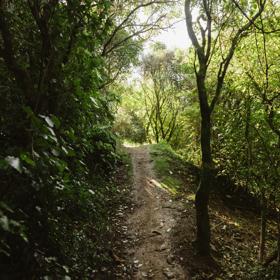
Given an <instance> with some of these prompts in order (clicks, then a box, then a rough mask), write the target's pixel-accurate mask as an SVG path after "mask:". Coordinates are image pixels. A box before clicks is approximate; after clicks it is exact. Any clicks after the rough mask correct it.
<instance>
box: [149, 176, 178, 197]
mask: <svg viewBox="0 0 280 280" xmlns="http://www.w3.org/2000/svg"><path fill="white" fill-rule="evenodd" d="M147 181H148V184H149V186H151V187H155V188H159V189H161V190H163V191H165V192H168V193H169V194H172V195H176V194H177V190H176V187H175V186H173V185H167V184H165V183H163V182H159V181H157V180H155V179H152V178H147Z"/></svg>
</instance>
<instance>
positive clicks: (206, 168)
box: [195, 73, 213, 256]
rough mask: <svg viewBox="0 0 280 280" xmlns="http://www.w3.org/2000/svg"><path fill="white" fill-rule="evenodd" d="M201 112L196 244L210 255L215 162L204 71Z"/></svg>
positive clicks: (200, 79) (199, 82)
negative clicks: (211, 192)
mask: <svg viewBox="0 0 280 280" xmlns="http://www.w3.org/2000/svg"><path fill="white" fill-rule="evenodd" d="M197 86H198V93H199V103H200V114H201V132H200V142H201V153H202V169H201V178H200V183H199V186H198V189H197V192H196V197H195V207H196V224H197V233H196V234H197V235H196V246H197V250H198V254H199V255H202V256H209V255H210V238H211V234H210V221H209V214H208V202H209V194H210V190H211V187H212V183H213V162H212V154H211V113H210V109H209V106H208V102H207V95H206V88H205V76H204V75H203V73H202V74H201V75H198V76H197Z"/></svg>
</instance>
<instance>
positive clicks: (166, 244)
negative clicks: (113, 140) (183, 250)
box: [127, 146, 189, 280]
mask: <svg viewBox="0 0 280 280" xmlns="http://www.w3.org/2000/svg"><path fill="white" fill-rule="evenodd" d="M127 151H128V153H129V154H130V155H131V158H132V165H133V178H134V187H133V198H132V199H133V200H134V205H135V207H134V211H133V212H132V213H131V214H130V215H129V216H128V220H127V228H128V235H129V236H130V239H132V240H133V246H130V248H127V255H128V256H130V261H131V262H132V266H133V273H132V279H154V280H164V279H176V280H183V279H189V277H188V276H187V275H186V273H185V272H184V270H183V269H182V267H181V266H180V265H179V264H178V263H177V262H176V260H175V257H174V254H173V251H172V248H173V244H172V241H171V240H172V234H173V227H174V226H175V224H176V222H177V220H178V219H179V216H180V212H181V210H182V208H180V206H178V202H174V201H173V200H172V197H171V195H170V194H169V193H168V192H167V191H166V190H164V189H163V188H161V185H160V183H159V182H158V181H157V178H156V177H155V175H154V173H153V170H152V161H151V159H150V155H149V146H141V147H136V148H127Z"/></svg>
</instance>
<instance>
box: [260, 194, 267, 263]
mask: <svg viewBox="0 0 280 280" xmlns="http://www.w3.org/2000/svg"><path fill="white" fill-rule="evenodd" d="M261 202H262V209H261V230H260V247H259V262H260V263H263V261H264V258H265V241H266V224H267V201H266V198H265V193H264V191H262V194H261Z"/></svg>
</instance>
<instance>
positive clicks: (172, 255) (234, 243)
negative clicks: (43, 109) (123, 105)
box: [104, 144, 275, 280]
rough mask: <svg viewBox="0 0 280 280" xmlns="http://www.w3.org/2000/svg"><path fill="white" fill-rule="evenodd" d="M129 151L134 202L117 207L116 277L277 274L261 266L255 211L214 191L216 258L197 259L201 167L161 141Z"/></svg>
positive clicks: (196, 279) (202, 278) (197, 279)
mask: <svg viewBox="0 0 280 280" xmlns="http://www.w3.org/2000/svg"><path fill="white" fill-rule="evenodd" d="M126 151H127V152H128V154H129V155H130V157H131V164H132V174H131V177H132V182H131V185H132V187H131V190H130V192H131V197H130V203H129V204H128V205H125V206H123V208H121V209H119V211H118V213H119V215H120V216H121V219H120V220H119V221H118V222H117V228H116V231H117V232H118V234H117V236H116V239H117V241H116V242H115V245H114V250H113V252H114V253H113V254H114V255H113V257H114V260H115V262H116V263H117V267H116V269H115V273H114V275H115V278H114V279H120V280H123V279H125V280H129V279H135V280H138V279H153V280H166V279H178V280H183V279H186V280H189V279H193V280H206V279H209V280H210V279H213V280H214V279H215V280H222V279H223V280H227V279H240V280H241V279H242V280H243V279H244V280H245V279H246V280H248V279H275V278H273V277H272V276H269V275H270V274H268V273H267V271H261V270H259V268H258V262H257V252H258V225H259V218H258V215H257V214H256V213H254V212H252V211H251V210H249V211H248V210H245V208H244V210H240V208H235V207H234V200H230V201H228V202H227V203H225V202H224V201H223V199H222V198H221V197H220V196H217V195H215V194H213V195H212V199H211V201H210V207H209V213H210V219H211V224H212V244H211V248H212V253H213V257H214V259H215V262H209V259H202V258H199V257H198V256H197V255H196V252H195V249H194V247H193V245H192V241H193V240H194V238H195V209H194V197H195V196H194V192H195V188H196V186H197V182H198V173H199V170H198V168H197V167H195V166H194V165H192V164H189V163H187V162H185V161H184V160H183V159H182V158H180V156H178V155H177V154H176V153H174V151H172V150H171V149H170V148H167V147H166V146H164V145H161V144H160V145H158V144H157V145H145V146H139V147H129V148H126ZM246 203H247V204H248V201H247V202H246V201H245V204H244V206H247V205H246ZM229 206H230V207H229ZM271 225H272V226H269V229H268V232H269V236H268V242H269V246H268V247H271V246H272V244H271V242H272V240H273V239H274V234H273V232H274V229H273V228H274V227H275V225H273V223H271ZM253 274H254V275H255V276H254V277H252V276H251V275H253ZM104 279H105V278H104ZM107 279H108V278H107Z"/></svg>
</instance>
